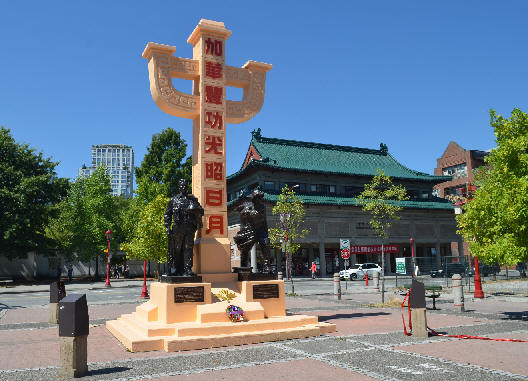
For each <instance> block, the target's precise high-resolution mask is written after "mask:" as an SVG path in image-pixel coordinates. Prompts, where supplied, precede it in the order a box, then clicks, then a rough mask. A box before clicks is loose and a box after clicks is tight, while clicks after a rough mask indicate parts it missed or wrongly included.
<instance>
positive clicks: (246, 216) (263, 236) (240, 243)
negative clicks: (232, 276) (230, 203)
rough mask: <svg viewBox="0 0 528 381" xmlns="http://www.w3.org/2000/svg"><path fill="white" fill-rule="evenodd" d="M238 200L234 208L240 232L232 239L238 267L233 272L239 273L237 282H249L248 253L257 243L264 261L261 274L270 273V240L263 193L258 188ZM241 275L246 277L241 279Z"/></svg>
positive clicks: (245, 192) (246, 192)
mask: <svg viewBox="0 0 528 381" xmlns="http://www.w3.org/2000/svg"><path fill="white" fill-rule="evenodd" d="M240 198H241V199H242V202H241V203H240V204H239V205H237V206H236V210H237V211H238V212H239V214H240V230H239V231H238V233H237V235H235V237H234V240H235V243H236V245H237V247H238V250H239V251H240V267H238V268H235V270H236V272H238V273H239V276H238V280H250V279H251V267H248V266H249V252H250V251H251V248H252V247H253V245H255V244H257V243H258V244H259V246H260V251H261V252H262V257H263V259H264V263H263V266H262V267H263V272H264V273H265V274H266V273H268V274H269V272H270V269H269V260H270V240H269V237H268V224H267V221H266V206H265V205H264V203H263V202H262V199H263V198H264V193H263V192H262V191H261V190H259V189H258V188H256V189H253V190H252V191H244V192H243V194H242V196H241V197H240ZM242 274H244V275H245V274H247V275H245V276H244V277H241V275H242ZM259 275H260V274H259ZM260 279H262V277H260Z"/></svg>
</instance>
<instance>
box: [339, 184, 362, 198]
mask: <svg viewBox="0 0 528 381" xmlns="http://www.w3.org/2000/svg"><path fill="white" fill-rule="evenodd" d="M344 188H345V189H344V190H345V194H346V195H350V196H358V195H359V194H360V193H361V192H362V191H363V188H361V187H355V186H352V185H345V187H344Z"/></svg>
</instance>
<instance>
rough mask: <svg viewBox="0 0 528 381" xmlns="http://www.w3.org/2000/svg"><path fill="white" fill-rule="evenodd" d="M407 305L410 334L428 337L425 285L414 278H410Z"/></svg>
mask: <svg viewBox="0 0 528 381" xmlns="http://www.w3.org/2000/svg"><path fill="white" fill-rule="evenodd" d="M409 307H410V308H411V321H412V335H413V336H416V337H428V336H429V334H428V333H427V315H426V310H425V286H424V284H423V283H422V282H419V281H417V280H416V279H413V280H412V284H411V293H410V295H409Z"/></svg>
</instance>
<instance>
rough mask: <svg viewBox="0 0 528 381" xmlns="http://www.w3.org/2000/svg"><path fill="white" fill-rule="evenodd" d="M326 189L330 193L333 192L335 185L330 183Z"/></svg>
mask: <svg viewBox="0 0 528 381" xmlns="http://www.w3.org/2000/svg"><path fill="white" fill-rule="evenodd" d="M328 191H329V192H330V193H335V191H336V187H335V185H330V186H329V187H328Z"/></svg>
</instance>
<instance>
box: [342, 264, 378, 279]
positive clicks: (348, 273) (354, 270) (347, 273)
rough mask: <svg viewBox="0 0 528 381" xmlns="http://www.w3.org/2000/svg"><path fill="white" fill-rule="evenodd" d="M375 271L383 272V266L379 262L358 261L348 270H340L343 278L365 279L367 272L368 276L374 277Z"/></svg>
mask: <svg viewBox="0 0 528 381" xmlns="http://www.w3.org/2000/svg"><path fill="white" fill-rule="evenodd" d="M375 271H376V272H377V273H378V274H381V266H380V265H378V264H377V263H357V264H355V265H352V266H351V267H349V268H348V269H346V270H342V271H340V272H339V277H340V278H341V279H363V278H364V277H365V273H368V277H369V278H372V277H373V276H374V272H375Z"/></svg>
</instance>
